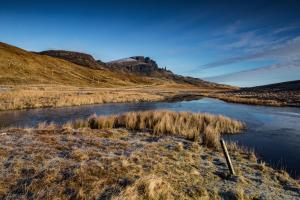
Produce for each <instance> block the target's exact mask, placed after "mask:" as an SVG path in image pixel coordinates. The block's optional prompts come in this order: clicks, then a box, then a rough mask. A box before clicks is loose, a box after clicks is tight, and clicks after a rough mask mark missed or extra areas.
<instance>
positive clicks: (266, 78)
mask: <svg viewBox="0 0 300 200" xmlns="http://www.w3.org/2000/svg"><path fill="white" fill-rule="evenodd" d="M299 63H300V60H299V59H297V60H292V61H287V62H285V63H277V64H273V65H268V66H262V67H259V68H256V69H252V70H245V71H241V72H236V73H230V74H226V75H220V76H213V77H207V78H205V80H208V81H213V82H217V83H223V84H231V85H239V86H256V85H263V84H270V83H274V82H283V81H289V80H298V79H299V77H300V65H299ZM250 77H251V78H250ZM249 78H250V79H249Z"/></svg>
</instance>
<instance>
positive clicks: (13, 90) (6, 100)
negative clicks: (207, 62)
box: [0, 85, 201, 110]
mask: <svg viewBox="0 0 300 200" xmlns="http://www.w3.org/2000/svg"><path fill="white" fill-rule="evenodd" d="M200 93H201V90H194V89H191V88H185V89H177V88H174V87H173V86H172V87H168V86H159V87H154V86H150V87H146V86H145V87H142V86H141V87H119V88H95V87H74V86H62V85H30V86H6V87H2V88H1V87H0V110H13V109H28V108H43V107H63V106H78V105H87V104H102V103H126V102H153V101H170V100H180V99H185V98H186V97H187V96H188V98H200V97H199V94H200Z"/></svg>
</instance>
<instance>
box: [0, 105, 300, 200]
mask: <svg viewBox="0 0 300 200" xmlns="http://www.w3.org/2000/svg"><path fill="white" fill-rule="evenodd" d="M167 119H168V120H170V121H168V120H167ZM119 120H120V122H119ZM78 122H79V121H76V122H73V123H71V122H70V123H67V124H65V125H64V126H63V127H61V126H57V125H55V124H40V125H39V126H38V127H37V128H30V129H9V130H1V131H0V169H1V170H0V199H114V200H119V199H128V200H129V199H130V200H140V199H152V200H154V199H164V200H165V199H166V200H168V199H297V198H299V194H300V187H299V182H297V181H295V180H293V179H292V178H290V177H289V175H288V174H287V173H285V172H283V171H276V170H273V169H271V168H269V167H268V166H266V165H265V164H262V163H257V161H256V157H255V156H254V154H253V152H251V151H246V150H243V149H241V148H239V147H238V146H237V145H235V144H228V149H229V152H230V154H231V157H232V161H233V165H234V167H235V170H236V172H237V176H234V177H231V176H228V169H227V167H226V164H225V160H224V158H223V155H222V153H221V152H220V151H219V149H218V148H215V147H213V148H211V147H210V146H209V145H207V144H206V143H205V142H204V141H200V140H196V141H194V139H192V138H193V137H190V136H191V135H193V134H194V133H193V134H192V133H190V132H189V129H188V125H189V126H191V129H195V130H196V129H198V130H199V131H200V132H201V134H202V136H203V137H204V135H205V132H206V131H207V127H210V129H211V130H213V132H215V133H216V134H217V135H218V134H221V133H237V132H238V130H239V129H240V128H241V127H242V124H240V122H237V121H234V120H231V119H229V118H224V117H221V116H212V115H204V114H203V115H201V114H195V115H190V114H188V113H174V112H169V111H162V112H139V113H127V114H124V115H120V116H109V117H99V116H97V117H96V116H93V117H91V118H89V120H85V121H84V120H82V121H81V122H84V123H81V122H80V123H78ZM111 122H114V123H111ZM169 123H173V125H174V126H175V128H174V131H173V128H171V127H169V125H168V124H169ZM82 124H84V125H82ZM79 125H80V127H84V128H77V127H78V126H79ZM96 125H97V126H96ZM117 127H118V128H117ZM159 127H163V128H159ZM200 127H201V128H200ZM92 128H93V129H92ZM176 130H180V131H179V132H177V131H176ZM187 133H189V134H187Z"/></svg>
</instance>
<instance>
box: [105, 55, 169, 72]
mask: <svg viewBox="0 0 300 200" xmlns="http://www.w3.org/2000/svg"><path fill="white" fill-rule="evenodd" d="M106 65H107V67H108V68H110V69H112V70H119V71H122V72H130V73H137V74H142V75H154V74H155V73H158V72H163V71H165V72H167V70H164V69H161V68H159V67H158V65H157V64H156V62H155V61H154V60H152V59H150V58H149V57H144V56H133V57H130V58H124V59H120V60H116V61H112V62H108V63H106Z"/></svg>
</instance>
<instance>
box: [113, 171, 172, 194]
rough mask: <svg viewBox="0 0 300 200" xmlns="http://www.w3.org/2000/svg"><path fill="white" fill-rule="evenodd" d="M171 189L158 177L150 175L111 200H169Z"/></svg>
mask: <svg viewBox="0 0 300 200" xmlns="http://www.w3.org/2000/svg"><path fill="white" fill-rule="evenodd" d="M172 192H174V191H172V188H171V187H170V185H169V183H168V182H165V181H163V180H162V178H160V177H156V176H155V175H150V176H146V177H143V178H141V179H139V180H138V181H136V182H135V183H134V184H133V185H131V186H130V187H128V188H126V190H124V191H122V193H121V194H119V195H118V196H117V197H114V198H112V200H143V199H149V200H171V199H174V198H173V196H172Z"/></svg>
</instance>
